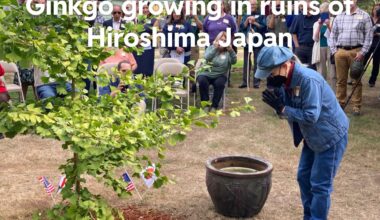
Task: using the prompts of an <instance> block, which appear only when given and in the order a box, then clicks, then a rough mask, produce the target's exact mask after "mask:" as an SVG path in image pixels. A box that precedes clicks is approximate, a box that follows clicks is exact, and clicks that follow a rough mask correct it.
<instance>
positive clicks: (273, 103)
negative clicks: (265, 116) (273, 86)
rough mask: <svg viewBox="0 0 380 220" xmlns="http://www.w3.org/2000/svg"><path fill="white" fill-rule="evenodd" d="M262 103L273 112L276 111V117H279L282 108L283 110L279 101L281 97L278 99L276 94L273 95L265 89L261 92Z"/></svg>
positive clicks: (283, 106)
mask: <svg viewBox="0 0 380 220" xmlns="http://www.w3.org/2000/svg"><path fill="white" fill-rule="evenodd" d="M262 98H263V101H264V102H265V103H267V104H268V105H269V106H270V107H272V108H273V109H274V110H276V113H277V114H278V115H281V114H282V112H283V110H284V108H285V105H284V103H283V101H282V99H281V97H279V96H278V95H277V94H275V93H274V92H272V91H270V90H268V89H266V90H265V91H264V92H263V96H262Z"/></svg>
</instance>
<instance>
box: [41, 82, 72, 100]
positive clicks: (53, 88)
mask: <svg viewBox="0 0 380 220" xmlns="http://www.w3.org/2000/svg"><path fill="white" fill-rule="evenodd" d="M57 86H58V83H49V84H44V85H41V86H38V87H37V95H38V98H39V99H46V98H50V97H56V96H59V95H58V93H57ZM66 91H67V92H71V91H72V88H71V84H70V83H66Z"/></svg>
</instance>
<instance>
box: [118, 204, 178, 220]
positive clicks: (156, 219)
mask: <svg viewBox="0 0 380 220" xmlns="http://www.w3.org/2000/svg"><path fill="white" fill-rule="evenodd" d="M122 212H123V215H124V218H125V219H128V220H142V219H144V220H183V219H185V218H184V217H179V216H174V215H172V214H167V213H163V212H160V211H157V210H153V209H148V210H142V209H141V208H138V207H136V206H129V207H128V208H125V209H122Z"/></svg>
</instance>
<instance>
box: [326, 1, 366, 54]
mask: <svg viewBox="0 0 380 220" xmlns="http://www.w3.org/2000/svg"><path fill="white" fill-rule="evenodd" d="M330 37H331V45H330V48H331V53H332V54H334V53H335V52H336V51H337V47H338V46H342V47H350V46H351V47H354V46H359V45H362V49H361V53H362V54H363V55H365V54H366V53H367V52H368V51H369V49H370V47H371V43H372V38H373V32H372V21H371V17H370V16H369V15H368V14H367V13H366V12H365V11H363V10H361V9H359V8H357V9H356V11H355V12H354V13H352V14H346V13H343V14H340V15H338V16H337V17H336V18H335V20H334V23H333V26H332V31H331V36H330Z"/></svg>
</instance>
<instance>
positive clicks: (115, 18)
mask: <svg viewBox="0 0 380 220" xmlns="http://www.w3.org/2000/svg"><path fill="white" fill-rule="evenodd" d="M122 17H123V11H122V10H121V6H120V5H114V6H113V10H112V18H111V19H109V20H106V21H105V22H104V23H103V26H104V27H106V28H108V27H111V28H112V29H113V30H115V31H120V30H124V29H125V27H124V24H125V21H123V19H122Z"/></svg>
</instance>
